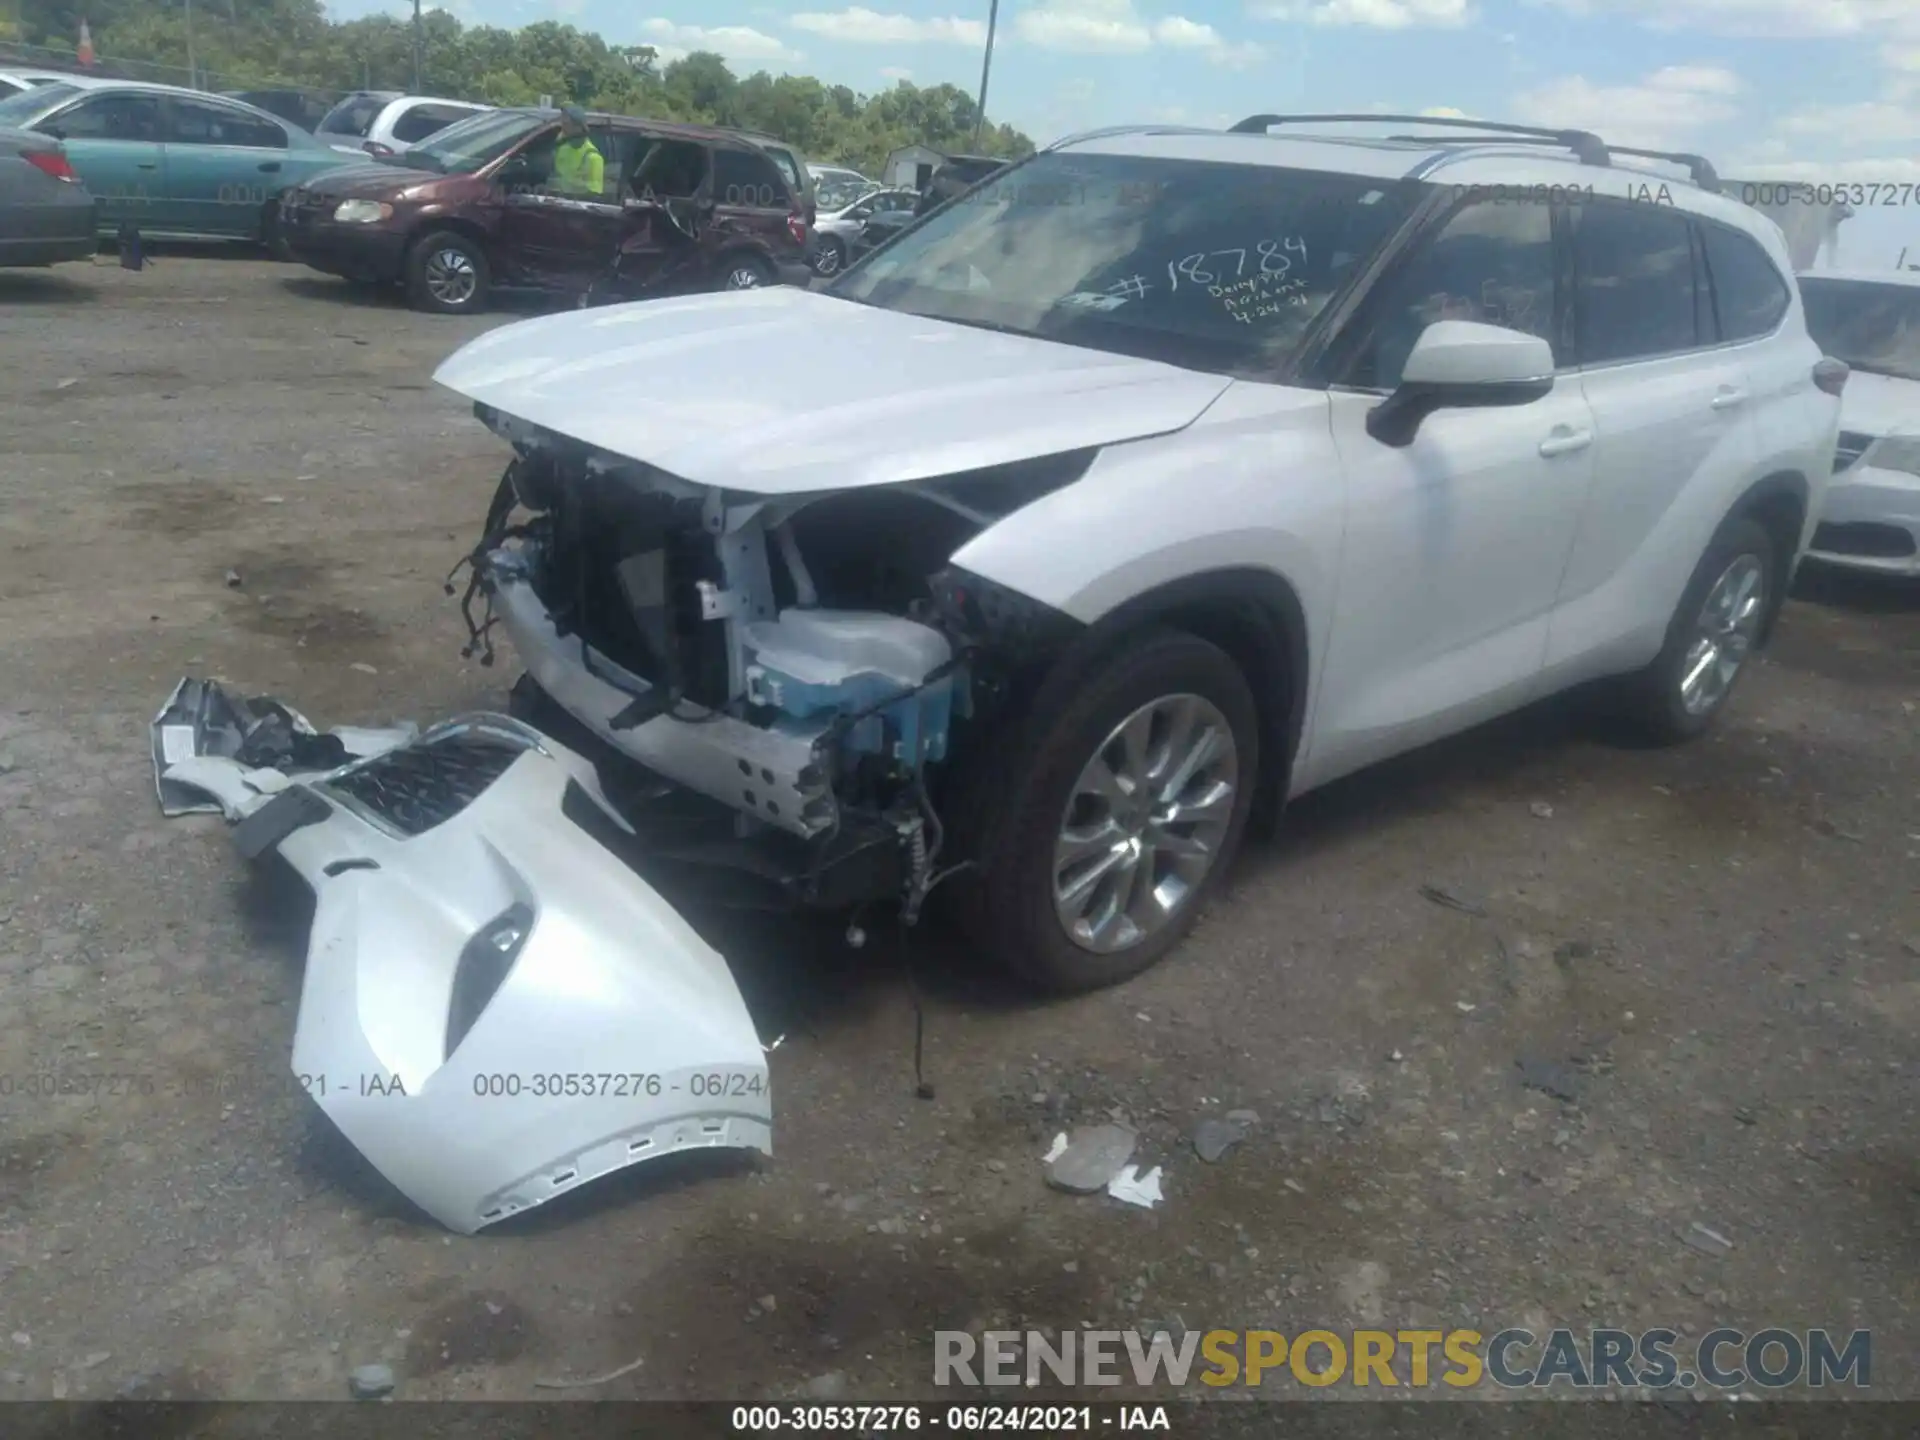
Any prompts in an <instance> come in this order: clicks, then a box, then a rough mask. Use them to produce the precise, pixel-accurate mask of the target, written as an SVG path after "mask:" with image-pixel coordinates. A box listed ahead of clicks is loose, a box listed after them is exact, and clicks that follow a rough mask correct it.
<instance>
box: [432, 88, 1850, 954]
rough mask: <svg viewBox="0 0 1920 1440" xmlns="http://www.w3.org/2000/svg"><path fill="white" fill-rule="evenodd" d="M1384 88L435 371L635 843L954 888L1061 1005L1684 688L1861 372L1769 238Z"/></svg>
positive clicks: (545, 645)
mask: <svg viewBox="0 0 1920 1440" xmlns="http://www.w3.org/2000/svg"><path fill="white" fill-rule="evenodd" d="M1381 118H1387V119H1389V120H1392V119H1394V118H1395V117H1376V116H1368V117H1354V116H1345V117H1327V116H1316V117H1292V118H1288V117H1277V116H1256V117H1254V118H1253V119H1251V120H1249V121H1246V122H1244V123H1242V124H1241V125H1238V126H1235V127H1234V129H1233V130H1232V131H1229V132H1226V133H1221V132H1217V131H1199V130H1191V129H1180V128H1170V127H1155V128H1145V127H1137V128H1128V129H1117V130H1109V131H1102V132H1097V133H1093V134H1089V135H1085V136H1080V137H1076V138H1073V139H1070V140H1066V141H1062V142H1060V143H1059V144H1057V145H1055V146H1053V147H1051V148H1050V149H1048V150H1046V151H1044V152H1042V153H1041V154H1039V155H1036V156H1034V157H1032V158H1031V159H1029V160H1027V161H1025V162H1022V163H1020V164H1018V165H1016V166H1014V167H1012V168H1010V169H1008V170H1006V171H1004V172H1002V173H1000V174H999V175H997V176H995V177H994V178H992V179H990V180H988V181H986V182H985V183H984V184H982V185H981V186H980V187H978V188H977V189H975V190H973V191H971V192H969V193H968V194H965V195H962V196H960V197H957V198H956V199H954V200H952V201H950V202H949V203H947V204H946V205H944V206H942V207H941V208H940V209H938V210H935V211H933V212H932V213H930V214H928V215H927V216H925V217H923V218H922V219H920V220H919V221H917V222H916V223H915V224H914V225H913V226H912V227H911V228H910V229H908V230H907V231H905V232H904V233H903V234H901V235H900V236H899V237H898V238H897V239H896V240H894V241H893V242H892V243H890V244H888V245H886V246H884V247H883V248H881V249H880V250H878V251H876V252H875V253H874V254H873V255H872V256H871V257H869V258H868V259H867V260H865V261H863V262H862V263H860V264H858V265H855V266H854V267H852V268H851V269H850V270H848V271H847V273H846V274H845V275H844V276H842V277H841V278H840V279H839V280H838V281H836V282H835V283H834V284H833V285H832V286H831V287H829V288H828V289H826V290H825V291H821V292H813V291H806V290H799V289H766V290H760V291H755V292H752V293H747V294H728V295H713V296H700V297H692V298H687V299H667V300H659V301H654V302H647V303H641V304H635V305H630V306H624V307H616V308H610V309H601V310H593V311H584V312H578V313H574V314H566V315H558V316H553V317H549V318H543V319H534V320H528V321H525V322H522V323H520V324H516V325H510V326H506V327H504V328H501V329H497V330H494V331H493V332H491V333H490V334H488V335H486V336H483V337H482V338H480V339H478V340H475V341H473V342H472V343H471V344H469V345H467V346H466V347H464V348H463V349H461V350H460V351H458V352H457V353H456V354H454V355H453V356H452V357H450V358H449V359H448V360H447V361H446V362H445V363H444V364H443V365H442V366H441V368H440V370H439V371H438V374H437V378H438V379H439V380H440V382H441V383H443V384H445V385H447V386H449V387H450V388H451V389H453V390H454V391H456V392H458V393H460V394H462V395H465V396H467V397H468V398H470V399H472V400H473V401H474V402H475V405H476V411H477V413H478V415H479V417H480V418H481V419H482V421H483V422H485V423H486V424H488V425H489V426H490V427H492V428H493V429H494V430H495V431H496V432H497V433H499V434H500V435H502V436H503V437H505V438H507V439H509V440H510V441H511V442H512V443H513V445H514V447H515V449H516V451H517V452H518V453H517V457H516V459H515V460H514V462H513V464H512V465H511V466H510V467H509V469H508V472H507V475H506V476H505V478H504V479H503V481H502V484H501V487H500V491H499V493H498V495H497V496H496V498H495V502H494V505H493V508H492V512H491V513H490V515H489V516H488V518H487V521H486V525H485V532H484V537H483V539H482V540H481V542H480V544H479V546H478V547H477V548H476V550H475V551H474V552H473V561H474V574H473V580H472V584H471V586H470V588H469V590H468V592H467V609H468V623H469V625H470V627H472V630H473V636H474V639H473V645H474V647H475V648H476V649H478V650H481V651H483V652H484V651H486V647H487V644H488V638H487V637H488V635H489V634H490V632H491V628H492V625H493V623H494V622H495V621H497V622H499V624H500V626H501V627H502V629H504V631H505V633H506V634H508V635H509V636H511V638H512V641H513V645H514V648H515V649H516V650H517V652H518V654H519V656H520V659H521V661H522V662H523V663H524V665H525V666H526V669H527V672H528V673H527V677H526V678H525V679H524V680H523V681H522V682H521V684H520V685H519V686H518V687H517V688H516V694H517V696H518V697H519V698H520V700H521V701H523V702H524V707H525V708H524V710H523V713H526V714H528V715H529V716H530V717H532V718H536V719H537V720H538V721H540V722H541V723H543V724H547V725H550V726H551V727H552V728H553V730H554V732H555V733H556V734H558V735H560V736H561V737H562V738H565V737H567V736H574V737H576V738H577V737H580V736H585V735H589V734H590V736H591V737H592V738H593V739H594V740H595V741H596V742H597V747H598V750H599V752H600V753H602V754H605V755H610V754H613V753H616V752H617V753H618V754H619V755H623V756H624V757H626V758H627V759H628V760H631V761H637V762H639V767H640V768H639V769H638V770H637V771H632V772H631V775H630V778H632V776H638V777H640V778H643V779H645V780H646V782H647V783H646V784H645V785H644V786H638V787H630V788H629V789H628V790H626V791H624V792H623V793H624V794H625V795H626V799H625V801H624V802H623V803H624V805H625V807H626V810H625V813H626V814H627V817H628V818H629V819H630V820H631V821H632V823H633V825H634V828H635V830H636V832H637V833H638V835H639V837H640V839H639V842H638V844H639V848H640V853H641V855H642V856H643V857H645V858H643V859H642V860H641V861H640V863H641V864H642V865H643V867H647V866H652V867H655V868H656V869H657V872H658V873H661V874H664V873H666V871H667V870H668V869H669V868H670V867H672V866H675V865H687V866H692V867H695V868H696V869H699V868H701V867H705V868H706V869H708V870H712V869H713V868H715V867H718V869H719V870H720V872H721V873H722V874H723V875H724V876H726V877H727V884H728V885H729V886H730V887H732V888H733V890H734V892H735V896H736V898H744V886H745V885H746V883H747V881H748V879H749V878H752V879H754V880H758V881H764V882H766V883H767V885H768V886H769V888H770V889H771V890H772V891H774V892H778V893H780V894H782V895H784V896H786V897H789V898H794V899H798V900H801V901H806V902H810V903H813V904H817V905H840V904H847V903H855V904H858V903H871V902H873V901H875V900H877V899H881V898H894V899H899V900H902V901H903V902H904V905H905V912H906V916H907V918H908V919H909V920H911V919H912V918H914V917H915V916H917V915H918V914H919V912H920V905H921V901H922V900H923V899H924V898H925V897H926V895H927V893H928V891H929V890H931V889H932V888H933V887H935V886H937V885H941V884H942V882H943V881H945V880H946V879H947V877H949V876H952V877H953V882H952V885H951V887H950V890H951V892H952V894H953V896H954V898H955V899H956V900H959V901H960V902H961V912H962V915H963V917H964V918H966V919H967V920H968V922H969V923H970V924H971V925H972V927H973V930H974V933H975V934H976V936H978V937H979V939H980V940H981V941H982V942H983V946H984V948H985V950H986V952H987V953H988V954H990V955H992V956H993V957H995V958H996V959H999V960H1002V961H1005V962H1006V963H1008V964H1010V965H1012V966H1013V967H1014V968H1015V969H1016V970H1017V971H1019V972H1020V973H1021V974H1023V975H1025V976H1027V977H1029V978H1030V979H1031V980H1033V981H1035V982H1038V983H1040V984H1042V985H1045V986H1048V987H1052V988H1056V989H1062V990H1077V989H1086V988H1091V987H1094V986H1099V985H1103V984H1108V983H1111V982H1114V981H1116V980H1120V979H1122V978H1125V977H1126V976H1129V975H1132V974H1134V973H1136V972H1138V971H1140V970H1141V969H1143V968H1145V967H1146V966H1147V965H1149V964H1151V963H1152V962H1154V961H1155V960H1157V959H1158V958H1159V957H1160V956H1162V955H1163V954H1165V953H1166V952H1167V951H1168V950H1169V949H1170V948H1171V947H1172V946H1173V945H1174V944H1175V943H1176V942H1177V940H1178V939H1179V937H1180V936H1181V935H1182V934H1183V933H1184V932H1185V931H1186V930H1187V928H1188V927H1189V926H1190V925H1191V924H1192V923H1193V921H1194V917H1195V913H1196V911H1197V910H1198V909H1199V908H1200V906H1201V904H1202V902H1203V901H1204V900H1205V899H1206V897H1207V895H1208V894H1209V893H1210V892H1211V891H1212V890H1213V889H1214V888H1215V887H1216V886H1218V885H1219V884H1220V882H1221V880H1222V876H1223V872H1224V871H1225V870H1226V868H1227V866H1228V863H1229V862H1230V860H1231V859H1232V856H1233V853H1234V851H1235V849H1236V847H1237V846H1238V844H1239V842H1240V840H1241V837H1242V834H1243V832H1244V831H1245V830H1246V829H1247V828H1248V826H1249V823H1250V822H1253V823H1255V824H1258V825H1261V826H1263V827H1264V826H1266V825H1270V824H1271V823H1272V822H1274V821H1275V820H1276V819H1277V817H1278V815H1279V812H1280V810H1281V807H1282V805H1283V804H1284V802H1285V801H1286V800H1287V799H1288V798H1290V797H1292V796H1295V795H1299V794H1300V793H1301V792H1303V791H1306V790H1309V789H1312V788H1314V787H1316V786H1319V785H1324V784H1326V783H1327V782H1328V781H1330V780H1332V779H1334V778H1336V777H1338V776H1341V775H1344V774H1347V773H1348V772H1350V771H1353V770H1356V769H1358V768H1359V767H1361V766H1364V765H1367V764H1369V763H1371V762H1373V761H1377V760H1380V759H1382V758H1384V757H1386V756H1389V755H1393V754H1395V753H1396V752H1399V751H1404V750H1407V749H1409V748H1411V747H1414V746H1418V745H1421V744H1424V743H1425V742H1428V741H1431V740H1433V739H1435V738H1436V737H1439V736H1442V735H1445V734H1447V733H1448V732H1451V731H1457V730H1460V729H1462V728H1463V727H1466V726H1470V725H1473V724H1475V723H1477V722H1479V721H1483V720H1485V719H1487V718H1489V717H1491V716H1494V715H1497V714H1499V713H1501V712H1503V711H1507V710H1511V709H1513V708H1514V707H1516V706H1519V705H1521V704H1523V703H1524V702H1527V701H1530V700H1532V699H1534V698H1536V697H1539V696H1541V695H1543V694H1545V693H1547V692H1550V691H1555V690H1559V689H1562V688H1565V687H1568V686H1571V685H1574V684H1576V683H1577V682H1583V681H1592V680H1598V679H1602V678H1617V679H1618V680H1619V682H1620V685H1619V692H1620V694H1621V695H1622V696H1623V697H1624V698H1625V699H1626V700H1627V701H1629V702H1630V710H1631V713H1632V714H1633V715H1634V716H1635V717H1636V718H1637V719H1638V720H1639V721H1640V722H1641V723H1642V724H1643V725H1644V726H1645V727H1647V728H1648V729H1649V730H1651V731H1652V732H1653V733H1654V734H1656V735H1658V736H1660V737H1665V738H1669V739H1683V738H1686V737H1688V736H1692V735H1695V734H1697V733H1698V732H1700V731H1701V730H1703V729H1704V728H1705V727H1706V726H1707V725H1708V724H1709V722H1710V721H1711V720H1712V719H1713V718H1714V716H1715V715H1716V714H1717V713H1718V711H1719V710H1720V709H1721V708H1722V707H1723V705H1724V704H1725V702H1726V699H1727V696H1728V693H1729V691H1730V689H1731V687H1732V685H1733V683H1734V681H1735V679H1736V677H1737V676H1738V675H1739V673H1740V671H1741V668H1742V662H1743V661H1744V660H1745V659H1746V658H1747V656H1748V654H1749V653H1750V651H1751V650H1752V649H1753V647H1755V646H1756V645H1758V644H1760V643H1761V642H1762V641H1763V640H1764V639H1765V637H1766V635H1767V632H1768V629H1769V626H1770V624H1771V622H1772V620H1773V617H1774V615H1775V613H1776V611H1777V609H1778V607H1779V605H1780V602H1781V598H1782V596H1783V595H1784V593H1785V591H1786V588H1787V584H1788V581H1789V579H1790V576H1791V574H1792V572H1793V569H1794V566H1795V564H1796V562H1797V560H1798V558H1799V556H1800V554H1801V552H1802V549H1803V548H1804V546H1805V544H1806V540H1807V536H1808V533H1809V532H1810V530H1811V529H1812V525H1813V517H1814V516H1815V515H1817V514H1818V513H1819V509H1820V504H1821V497H1822V493H1823V491H1824V488H1825V486H1826V483H1827V477H1828V474H1829V472H1830V471H1831V469H1832V466H1833V455H1834V444H1835V436H1836V432H1837V429H1838V422H1839V414H1840V393H1841V390H1842V387H1843V385H1844V382H1845V378H1846V367H1845V366H1844V365H1843V364H1840V363H1838V362H1835V361H1831V360H1825V359H1823V358H1822V355H1821V352H1820V349H1819V347H1818V346H1817V345H1815V344H1814V343H1813V341H1812V340H1810V339H1809V338H1808V335H1807V330H1806V325H1805V322H1804V320H1803V318H1802V313H1801V305H1800V299H1799V296H1798V293H1797V291H1796V290H1795V287H1794V283H1793V279H1792V271H1791V266H1790V264H1789V258H1788V254H1787V249H1786V246H1785V243H1784V240H1783V237H1782V236H1781V234H1780V231H1779V229H1778V227H1776V226H1775V225H1774V224H1773V223H1772V222H1771V221H1769V220H1767V219H1766V218H1764V217H1763V216H1761V215H1759V214H1758V213H1756V212H1755V211H1753V210H1750V209H1748V208H1746V207H1744V206H1742V205H1740V204H1739V203H1737V202H1736V201H1734V200H1731V199H1728V198H1726V197H1725V196H1723V195H1720V194H1717V193H1715V186H1716V182H1715V179H1714V176H1713V172H1712V169H1711V167H1710V166H1708V165H1707V164H1706V163H1705V162H1704V161H1701V160H1699V159H1698V158H1697V157H1691V156H1675V155H1654V154H1652V153H1650V152H1628V151H1624V150H1622V149H1619V148H1617V147H1614V148H1609V147H1608V146H1606V145H1604V144H1603V143H1602V142H1601V141H1600V140H1598V139H1597V138H1595V137H1593V136H1591V135H1588V134H1584V133H1576V132H1550V131H1541V130H1529V129H1526V128H1524V127H1498V126H1478V125H1469V124H1467V123H1465V122H1463V124H1462V125H1461V127H1460V129H1461V131H1462V134H1461V138H1459V139H1457V140H1456V139H1452V138H1434V137H1432V136H1431V135H1429V136H1426V137H1421V138H1371V139H1369V138H1353V137H1350V136H1342V135H1340V134H1338V133H1337V130H1336V132H1335V133H1328V131H1329V129H1330V128H1333V127H1334V125H1335V122H1336V121H1337V122H1342V123H1345V122H1351V121H1353V120H1356V119H1366V120H1370V121H1378V120H1379V119H1381ZM1406 123H1408V124H1418V125H1420V126H1422V127H1430V126H1432V125H1433V122H1431V121H1430V120H1427V119H1422V118H1418V117H1407V120H1406ZM1316 130H1317V131H1319V132H1320V133H1313V132H1315V131H1316ZM1273 132H1278V133H1273ZM1635 162H1641V163H1635ZM1663 167H1665V168H1664V170H1663ZM1668 171H1686V172H1689V174H1690V176H1691V178H1686V179H1683V178H1679V175H1678V174H1677V173H1666V172H1668ZM796 356H805V357H812V361H813V363H801V364H796V363H795V357H796ZM523 511H524V512H527V513H524V514H523V513H521V512H523ZM476 606H478V607H479V611H478V612H476V608H475V607H476ZM487 653H488V658H489V659H490V658H491V655H490V652H487ZM563 712H564V713H563Z"/></svg>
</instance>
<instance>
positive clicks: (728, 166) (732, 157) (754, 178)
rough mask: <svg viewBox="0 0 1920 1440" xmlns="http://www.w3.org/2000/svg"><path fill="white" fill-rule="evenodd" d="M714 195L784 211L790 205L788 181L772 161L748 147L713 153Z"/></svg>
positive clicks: (717, 198)
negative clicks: (748, 149) (746, 148)
mask: <svg viewBox="0 0 1920 1440" xmlns="http://www.w3.org/2000/svg"><path fill="white" fill-rule="evenodd" d="M713 198H714V200H715V202H716V203H718V204H721V205H739V206H741V207H743V208H746V209H751V210H776V209H778V210H785V209H786V208H787V206H788V204H789V196H788V193H787V183H786V181H785V180H783V179H782V178H781V176H780V172H779V170H778V169H776V168H775V166H774V163H773V161H772V160H771V159H769V158H768V157H767V156H766V155H763V154H761V153H759V152H757V151H753V152H749V151H746V150H719V149H716V150H715V151H714V152H713Z"/></svg>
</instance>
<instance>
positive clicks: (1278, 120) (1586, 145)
mask: <svg viewBox="0 0 1920 1440" xmlns="http://www.w3.org/2000/svg"><path fill="white" fill-rule="evenodd" d="M1389 123H1390V124H1398V125H1438V126H1440V127H1442V128H1444V129H1449V130H1473V131H1477V132H1479V133H1480V134H1482V135H1485V136H1488V137H1499V136H1510V135H1521V136H1526V137H1528V138H1530V139H1532V140H1535V141H1544V142H1546V143H1548V144H1553V145H1564V146H1565V147H1566V148H1567V149H1569V150H1571V151H1572V152H1573V153H1574V154H1575V155H1576V156H1578V157H1579V160H1580V163H1581V164H1582V165H1605V164H1607V163H1608V150H1607V142H1606V141H1604V140H1602V139H1601V138H1600V137H1599V136H1598V135H1595V134H1593V133H1592V132H1591V131H1587V130H1556V129H1552V128H1550V127H1548V126H1544V125H1507V124H1503V123H1501V122H1499V121H1495V120H1467V119H1462V118H1459V117H1456V116H1453V115H1249V116H1248V117H1247V118H1246V119H1244V120H1242V121H1241V122H1240V123H1239V124H1238V125H1235V126H1234V127H1233V128H1232V129H1231V130H1230V131H1229V132H1228V133H1229V134H1232V135H1264V134H1266V133H1267V131H1269V130H1271V129H1272V128H1273V127H1274V126H1275V125H1331V124H1343V125H1363V124H1364V125H1381V124H1389ZM1424 138H1431V137H1424ZM1622 153H1623V154H1624V153H1628V152H1624V151H1623V152H1622Z"/></svg>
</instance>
